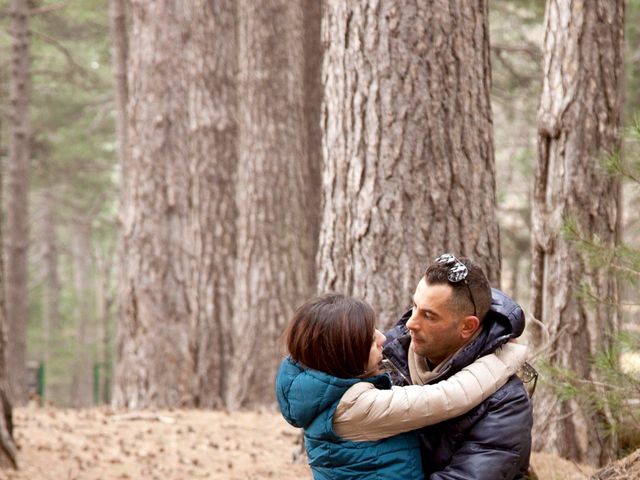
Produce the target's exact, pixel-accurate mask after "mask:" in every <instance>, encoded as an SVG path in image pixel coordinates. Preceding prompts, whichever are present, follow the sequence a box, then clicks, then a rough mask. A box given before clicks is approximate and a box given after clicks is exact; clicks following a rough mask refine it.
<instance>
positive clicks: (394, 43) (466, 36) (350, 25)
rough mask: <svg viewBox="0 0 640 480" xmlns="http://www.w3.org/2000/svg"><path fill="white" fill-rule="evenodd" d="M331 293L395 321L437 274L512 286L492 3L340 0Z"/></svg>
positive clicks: (335, 30)
mask: <svg viewBox="0 0 640 480" xmlns="http://www.w3.org/2000/svg"><path fill="white" fill-rule="evenodd" d="M323 28H324V30H323V31H324V33H323V35H324V41H325V43H326V44H327V45H328V49H327V52H326V53H325V60H324V69H323V80H324V85H325V104H324V111H323V121H322V124H323V127H324V150H323V152H324V160H325V169H324V179H323V189H324V215H323V222H322V227H321V233H320V247H319V254H318V265H319V269H320V270H319V274H318V275H319V282H318V289H319V290H320V291H325V290H334V291H340V292H345V293H347V294H351V295H356V296H359V297H364V298H366V299H367V300H368V301H369V302H371V303H372V304H373V306H374V307H375V309H376V311H377V312H378V313H379V322H380V324H381V325H383V326H384V325H390V324H391V323H392V322H393V321H394V320H395V319H396V317H397V315H398V312H399V311H400V310H401V309H402V308H403V307H404V306H406V305H407V303H408V298H409V295H410V293H411V292H412V291H413V289H414V288H415V285H416V283H417V281H418V279H419V278H420V276H421V275H422V274H423V272H424V269H425V267H426V265H427V264H428V263H429V262H430V261H431V260H432V259H433V258H435V257H436V256H437V255H438V254H440V253H443V252H452V253H455V254H457V255H467V256H469V257H471V258H473V259H474V260H475V261H477V262H478V263H479V264H480V265H481V266H482V267H483V268H484V269H485V271H486V273H487V275H488V277H489V279H490V281H491V282H492V283H493V284H496V285H497V284H498V283H499V279H500V247H499V235H498V224H497V221H496V218H495V172H494V170H495V168H494V150H493V139H492V120H491V106H490V98H489V94H490V84H491V75H490V65H489V29H488V25H487V2H486V1H480V0H478V1H474V2H469V1H466V0H457V1H453V2H451V1H444V0H438V1H434V2H419V1H416V0H413V1H408V2H402V5H399V4H398V2H395V1H392V0H382V1H373V0H371V1H364V2H351V1H348V0H329V1H328V2H326V7H325V14H324V27H323Z"/></svg>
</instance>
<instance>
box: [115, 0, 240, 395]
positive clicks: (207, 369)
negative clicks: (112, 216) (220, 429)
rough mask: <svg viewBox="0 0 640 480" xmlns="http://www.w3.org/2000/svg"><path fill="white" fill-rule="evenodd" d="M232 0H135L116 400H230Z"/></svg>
mask: <svg viewBox="0 0 640 480" xmlns="http://www.w3.org/2000/svg"><path fill="white" fill-rule="evenodd" d="M234 8H235V7H234V2H232V1H227V2H223V3H221V2H205V1H200V0H192V1H190V2H187V3H181V2H175V1H170V0H162V1H156V2H150V1H148V0H145V1H137V2H135V3H134V4H133V8H132V29H131V42H130V45H131V50H130V61H129V68H130V72H129V78H130V84H129V87H130V89H129V90H130V100H129V109H128V115H129V120H128V122H129V128H128V129H127V130H128V137H129V140H128V142H129V143H128V146H129V147H128V149H127V150H128V151H127V155H126V157H125V161H124V167H123V179H124V182H123V213H122V216H123V230H124V231H123V241H122V261H121V270H122V281H121V286H122V295H121V306H122V316H121V325H120V333H119V346H118V355H119V363H118V365H117V368H116V384H115V396H114V401H115V403H116V404H118V405H127V406H130V407H144V406H147V405H157V406H173V405H201V406H216V405H220V404H221V398H222V396H221V390H222V389H223V388H224V385H223V380H224V378H225V374H226V366H225V363H226V361H227V359H228V357H229V356H230V352H229V345H230V337H231V335H230V333H229V332H230V329H231V324H230V318H231V312H232V310H231V304H232V300H231V299H232V289H233V259H234V251H235V248H234V247H235V234H234V229H235V208H234V193H233V192H234V170H235V166H236V143H235V141H236V120H235V116H236V115H235V82H234V73H235V65H236V51H235V46H234V45H235V12H234Z"/></svg>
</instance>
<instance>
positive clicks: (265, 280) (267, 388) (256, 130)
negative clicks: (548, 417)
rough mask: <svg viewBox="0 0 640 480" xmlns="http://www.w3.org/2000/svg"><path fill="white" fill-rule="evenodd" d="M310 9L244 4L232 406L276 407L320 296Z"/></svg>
mask: <svg viewBox="0 0 640 480" xmlns="http://www.w3.org/2000/svg"><path fill="white" fill-rule="evenodd" d="M301 6H302V4H301V3H300V2H291V1H289V0H265V1H261V2H254V1H252V0H241V1H240V2H238V7H239V8H238V21H239V26H238V39H239V41H238V50H239V54H238V58H239V64H238V67H239V74H238V76H239V78H238V86H239V88H238V109H239V116H238V118H239V125H238V135H239V137H238V145H239V148H238V151H239V158H238V189H237V192H236V199H237V202H236V204H237V206H238V222H237V241H238V243H237V264H236V282H235V297H234V304H233V305H234V337H235V339H236V343H235V344H234V350H235V351H234V362H233V368H232V370H231V372H230V373H231V375H230V380H229V390H228V395H227V397H226V401H227V405H228V406H229V407H231V408H235V407H238V406H240V405H254V404H264V403H268V402H272V401H273V400H274V387H273V381H274V377H275V372H276V369H277V365H278V362H279V360H280V353H281V351H282V348H281V346H280V344H279V337H280V335H281V334H282V331H283V330H284V327H285V325H286V323H287V321H288V320H289V317H290V315H291V313H292V311H293V308H295V306H296V305H298V304H300V303H301V302H302V301H303V300H304V299H305V298H306V297H308V296H309V295H310V294H311V292H312V284H311V282H310V276H311V275H310V274H309V272H310V270H311V269H313V261H314V248H313V247H314V239H313V234H312V232H313V231H314V227H313V225H312V221H313V220H312V218H313V215H309V212H310V211H311V209H312V208H313V205H314V201H313V200H312V199H313V195H310V194H309V192H310V190H311V189H314V188H315V189H317V188H318V186H317V185H313V184H312V183H311V181H310V179H311V177H312V174H311V171H312V169H311V165H310V162H309V159H308V157H307V151H308V150H307V126H306V123H305V118H304V109H305V100H304V69H305V62H304V57H303V52H304V51H303V12H302V8H301Z"/></svg>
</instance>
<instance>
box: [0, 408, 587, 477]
mask: <svg viewBox="0 0 640 480" xmlns="http://www.w3.org/2000/svg"><path fill="white" fill-rule="evenodd" d="M14 423H15V426H14V428H15V431H14V433H15V438H16V442H17V444H18V446H19V462H20V471H18V472H12V473H7V472H4V473H3V472H1V471H0V479H2V480H111V479H113V480H120V479H127V480H137V479H141V480H142V479H144V480H155V479H162V480H191V479H199V478H206V479H214V480H234V479H238V480H239V479H246V480H252V479H253V480H258V479H278V480H293V479H309V478H310V473H309V468H308V467H307V466H306V465H305V464H304V463H293V462H292V457H293V454H294V452H295V451H296V441H297V439H298V432H297V430H296V429H294V428H292V427H290V426H289V425H288V424H287V423H286V422H285V421H284V420H283V419H282V417H281V416H280V415H279V414H278V413H275V412H239V413H234V414H229V413H226V412H221V411H201V410H172V411H153V412H151V411H145V412H137V413H136V412H128V413H127V412H117V411H113V410H110V409H107V408H95V409H90V410H67V409H57V408H51V407H45V408H40V407H33V406H32V407H24V408H17V409H15V410H14ZM532 463H533V465H534V467H535V468H536V471H537V473H538V475H539V477H540V480H574V479H575V480H578V479H587V478H588V476H589V474H590V473H591V470H590V469H589V468H588V467H584V466H578V465H574V464H573V463H571V462H568V461H565V460H562V459H559V458H557V457H553V456H550V455H543V454H534V456H533V459H532Z"/></svg>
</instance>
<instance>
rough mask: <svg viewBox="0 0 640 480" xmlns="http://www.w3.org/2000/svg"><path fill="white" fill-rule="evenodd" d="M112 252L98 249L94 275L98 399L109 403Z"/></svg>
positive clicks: (111, 348)
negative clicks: (98, 329)
mask: <svg viewBox="0 0 640 480" xmlns="http://www.w3.org/2000/svg"><path fill="white" fill-rule="evenodd" d="M112 254H113V252H112V251H111V249H107V250H105V251H102V250H99V251H98V252H97V255H96V275H95V281H96V283H95V295H96V313H97V318H98V321H99V323H100V327H101V332H100V341H101V344H102V352H101V353H102V368H101V369H100V373H101V379H102V381H101V384H100V393H101V396H100V400H101V401H102V402H103V403H105V404H109V403H110V402H111V382H112V380H113V378H112V365H113V359H112V357H113V355H112V350H113V347H112V341H111V336H112V331H113V328H112V324H113V315H112V311H111V309H112V306H113V304H114V295H113V293H112V292H113V288H112V285H113V265H114V260H113V255H112Z"/></svg>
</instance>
